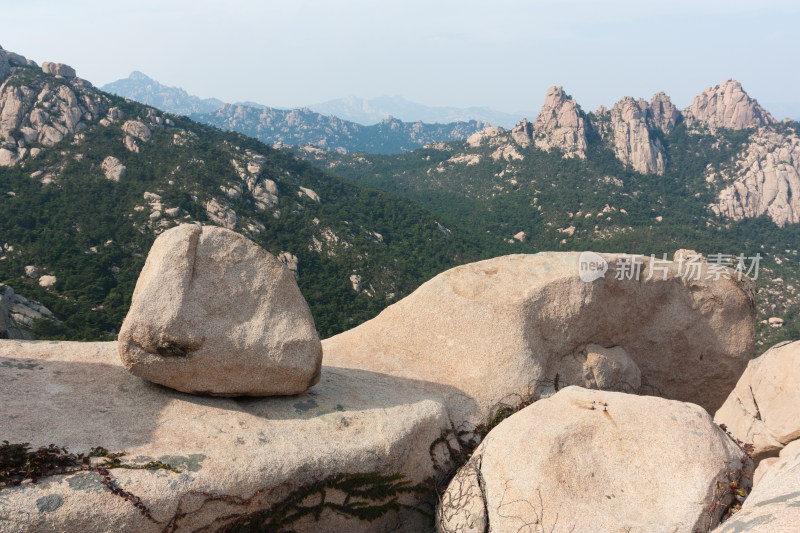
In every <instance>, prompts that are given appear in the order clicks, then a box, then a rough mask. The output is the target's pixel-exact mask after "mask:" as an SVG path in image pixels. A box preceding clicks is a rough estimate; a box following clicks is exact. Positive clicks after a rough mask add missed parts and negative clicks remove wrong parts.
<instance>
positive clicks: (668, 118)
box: [649, 92, 681, 135]
mask: <svg viewBox="0 0 800 533" xmlns="http://www.w3.org/2000/svg"><path fill="white" fill-rule="evenodd" d="M649 112H650V120H651V122H652V125H653V126H654V127H656V128H658V129H660V130H661V131H663V132H664V135H669V134H670V133H672V130H674V129H675V125H676V124H677V123H678V120H680V118H681V112H680V111H678V108H677V107H675V104H673V103H672V100H670V98H669V96H667V95H666V94H664V93H663V92H658V93H656V94H654V95H653V97H652V98H651V99H650V109H649Z"/></svg>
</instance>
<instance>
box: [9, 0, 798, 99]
mask: <svg viewBox="0 0 800 533" xmlns="http://www.w3.org/2000/svg"><path fill="white" fill-rule="evenodd" d="M0 6H1V7H2V9H0V11H1V12H2V14H3V15H2V20H1V21H0V45H2V46H3V47H4V48H6V49H8V50H12V51H15V52H18V53H21V54H23V55H25V56H27V57H29V58H32V59H34V60H36V61H38V62H39V63H41V62H42V61H47V60H50V61H59V62H63V63H68V64H70V65H72V66H73V67H75V69H76V70H77V71H78V75H79V76H81V77H83V78H86V79H88V80H90V81H91V82H92V83H94V84H95V85H98V86H100V85H103V84H105V83H108V82H110V81H114V80H116V79H119V78H124V77H127V76H128V74H130V72H131V71H133V70H141V71H142V72H144V73H145V74H147V75H149V76H151V77H152V78H155V79H157V80H159V81H161V82H162V83H165V84H167V85H174V86H179V87H183V88H184V89H186V90H187V91H189V92H190V93H192V94H197V95H199V96H202V97H210V96H216V97H218V98H221V99H223V100H225V101H243V100H252V101H256V102H260V103H263V104H266V105H270V106H276V107H297V106H302V105H310V104H315V103H318V102H322V101H325V100H330V99H333V98H338V97H343V96H348V95H355V96H360V97H374V96H379V95H383V94H390V95H395V94H397V95H401V96H403V97H405V98H408V99H410V100H413V101H417V102H420V103H424V104H428V105H454V106H488V107H493V108H495V109H498V110H502V111H509V112H513V111H518V110H535V109H538V108H539V107H540V106H541V104H542V101H543V99H544V94H545V91H546V89H547V87H549V86H550V85H563V86H564V88H565V90H566V91H567V92H568V93H570V94H572V95H573V96H574V97H575V98H576V99H577V100H578V102H579V103H580V104H581V106H582V107H583V108H584V109H585V110H593V109H595V108H596V107H597V106H598V105H600V104H604V105H611V104H613V103H614V102H615V101H616V100H618V99H619V98H620V97H622V96H625V95H630V96H635V97H640V96H641V97H646V98H649V97H650V96H651V95H652V94H653V93H654V92H656V91H659V90H664V91H665V92H666V93H667V94H669V95H670V96H672V98H673V100H674V101H675V103H676V104H677V105H678V106H679V107H683V106H686V105H688V104H689V103H690V102H691V99H692V98H693V97H694V96H695V95H696V94H697V93H699V92H700V91H702V90H703V89H704V88H705V87H708V86H710V85H714V84H716V83H719V82H721V81H723V80H725V79H726V78H729V77H733V78H736V79H738V80H740V81H741V82H742V84H743V85H744V88H745V90H746V91H748V93H749V94H750V95H751V96H753V97H755V98H757V99H759V101H761V102H762V103H769V102H800V91H799V90H798V87H800V30H799V29H798V27H799V26H800V24H799V23H800V2H797V1H796V0H784V1H779V0H761V1H758V2H755V1H741V0H724V1H723V0H720V1H718V0H690V1H684V0H676V1H670V0H664V1H660V2H651V1H647V0H630V1H627V0H613V1H599V0H547V1H540V0H482V1H480V2H478V1H473V0H457V1H449V0H447V1H439V2H436V1H434V0H427V1H418V0H403V1H398V0H369V1H367V0H327V1H324V0H292V1H280V2H278V1H258V2H257V1H245V0H224V1H223V0H215V1H206V0H191V1H186V0H174V1H173V0H137V1H124V2H121V1H115V0H103V1H100V0H72V1H69V2H67V1H58V0H24V1H20V0H0Z"/></svg>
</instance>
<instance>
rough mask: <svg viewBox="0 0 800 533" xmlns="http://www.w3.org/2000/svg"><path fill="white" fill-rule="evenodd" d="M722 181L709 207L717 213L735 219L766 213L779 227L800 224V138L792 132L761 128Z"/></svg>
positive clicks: (714, 177) (724, 173)
mask: <svg viewBox="0 0 800 533" xmlns="http://www.w3.org/2000/svg"><path fill="white" fill-rule="evenodd" d="M721 178H722V180H723V188H722V189H721V190H720V192H719V194H718V196H717V203H716V204H713V205H711V206H710V207H711V209H712V210H713V211H714V212H715V213H716V214H718V215H722V216H727V217H731V218H733V219H735V220H740V219H742V218H753V217H758V216H761V215H764V214H766V215H767V216H769V217H770V218H771V219H772V220H773V221H774V222H775V223H776V224H777V225H778V226H785V225H786V224H795V223H798V222H800V136H798V135H797V132H796V131H795V130H794V129H792V128H788V129H787V130H784V131H780V132H779V131H775V130H773V129H769V128H761V129H760V130H759V131H758V132H757V133H756V134H755V135H753V136H752V137H751V138H750V142H749V143H748V145H747V146H746V148H744V150H742V152H740V153H739V154H738V155H737V156H736V163H735V165H734V166H733V167H732V168H730V169H726V170H725V171H723V173H722V176H721ZM706 180H707V181H716V175H715V174H713V173H709V174H707V176H706ZM731 181H733V183H730V182H731ZM727 183H730V184H729V185H727V186H726V185H725V184H727Z"/></svg>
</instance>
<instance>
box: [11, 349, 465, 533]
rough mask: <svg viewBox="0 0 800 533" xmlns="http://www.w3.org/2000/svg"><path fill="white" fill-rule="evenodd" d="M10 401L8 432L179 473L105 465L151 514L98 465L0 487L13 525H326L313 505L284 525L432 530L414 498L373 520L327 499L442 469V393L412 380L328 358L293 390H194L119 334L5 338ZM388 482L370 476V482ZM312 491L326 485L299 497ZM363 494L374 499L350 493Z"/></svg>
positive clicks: (27, 528) (18, 528)
mask: <svg viewBox="0 0 800 533" xmlns="http://www.w3.org/2000/svg"><path fill="white" fill-rule="evenodd" d="M0 405H2V412H0V441H2V440H8V441H10V442H11V443H23V442H29V443H31V446H32V448H37V447H39V446H47V445H50V444H56V445H58V446H62V447H66V448H68V449H69V451H71V452H75V453H78V452H81V453H86V452H88V451H89V450H90V449H91V448H93V447H97V446H102V447H104V448H106V449H107V450H109V451H110V452H126V453H127V455H126V456H125V457H123V460H124V461H125V462H127V463H131V464H144V463H147V462H149V461H153V460H159V461H163V462H164V463H167V464H169V465H171V466H172V467H174V468H176V469H178V470H180V473H174V472H170V471H167V470H163V469H162V470H125V469H112V470H110V471H109V472H110V474H111V476H112V478H113V480H114V483H115V484H116V485H118V486H119V487H121V488H122V489H124V490H125V491H127V492H129V493H131V494H133V495H135V496H137V497H139V498H141V501H142V503H143V504H144V505H145V506H146V507H147V509H149V512H150V514H151V515H152V518H153V519H152V520H150V519H148V518H146V517H145V516H144V515H143V514H142V513H141V512H140V511H139V510H138V509H136V507H134V505H133V503H132V501H126V500H124V499H123V498H121V497H119V496H115V495H113V494H112V493H111V492H110V491H109V490H108V488H107V487H105V486H104V485H103V483H102V477H101V475H99V474H98V473H94V472H80V473H74V474H67V475H55V476H50V477H47V478H44V479H42V480H40V481H39V482H38V483H35V484H31V483H28V482H26V483H23V484H22V485H20V486H16V487H0V531H3V532H4V533H18V532H20V533H21V532H32V531H81V532H87V533H91V532H101V531H103V532H105V531H119V532H132V533H133V532H136V533H141V532H151V531H152V532H157V531H158V532H160V531H164V530H166V531H194V530H197V529H200V528H209V529H210V530H212V531H213V530H217V529H220V528H223V527H225V526H226V525H230V524H232V523H237V521H241V520H255V522H254V523H262V525H263V520H264V517H263V516H261V517H259V515H258V513H263V512H265V511H270V512H271V514H268V515H265V516H267V517H268V518H269V519H272V520H273V522H272V524H273V526H270V527H273V528H274V524H275V521H276V520H278V519H280V518H287V517H289V518H291V516H293V513H297V512H298V510H299V508H298V506H300V505H302V506H304V507H307V508H312V509H313V508H317V507H319V508H320V509H322V510H323V512H322V514H321V516H320V517H318V518H319V522H317V521H315V516H314V515H313V513H311V514H309V515H308V516H305V517H303V518H302V519H300V520H297V521H294V522H290V523H288V524H285V525H283V526H282V527H284V528H285V529H288V530H297V531H342V530H348V531H384V530H387V531H388V530H392V531H394V530H395V529H394V528H396V527H400V530H402V531H419V530H424V529H426V528H430V527H431V525H430V519H429V518H427V517H424V516H423V515H422V514H421V513H419V512H417V511H415V510H411V509H410V508H406V507H403V508H400V509H399V510H392V511H389V512H387V513H385V514H383V515H382V516H380V517H379V518H377V519H376V520H375V521H372V522H369V521H366V520H358V519H355V518H352V517H348V516H347V514H346V513H341V512H334V511H332V510H331V509H330V508H324V506H322V504H323V502H327V503H328V504H330V503H333V504H343V503H344V499H345V495H346V494H347V490H348V489H347V488H346V487H347V485H346V484H345V485H342V484H341V483H340V485H339V487H340V488H341V487H343V486H344V487H345V489H342V490H339V489H337V488H335V487H332V486H331V485H332V484H331V483H330V482H328V483H327V485H326V483H325V482H324V481H325V480H328V481H330V476H336V475H345V476H352V475H353V474H359V473H361V474H363V473H373V472H375V473H380V474H382V475H387V476H388V475H392V474H401V475H403V476H405V479H406V480H407V481H409V482H410V484H411V485H415V484H417V483H420V482H422V481H424V480H425V479H427V478H429V477H430V476H432V475H434V473H435V466H434V459H433V458H432V454H431V450H430V447H431V443H433V442H434V441H435V440H436V439H438V438H439V437H440V436H441V435H442V433H443V431H445V430H447V429H449V428H450V427H451V425H450V422H449V418H448V415H447V412H446V410H445V407H444V406H443V404H442V403H441V401H439V400H437V398H436V395H435V394H433V393H431V392H430V391H429V390H428V389H426V388H425V387H424V386H423V384H418V383H415V382H413V381H411V380H404V379H399V378H396V377H391V376H385V375H381V374H375V373H372V372H368V371H359V370H344V369H337V368H325V367H323V370H322V375H321V379H320V382H319V384H318V385H316V386H315V387H313V388H312V389H310V390H308V391H307V392H305V393H303V394H300V395H297V396H294V397H272V398H212V397H197V396H192V395H188V394H184V393H181V392H178V391H174V390H172V389H168V388H165V387H162V386H159V385H155V384H152V383H150V382H147V381H145V380H142V379H140V378H138V377H136V376H133V375H131V374H129V373H128V372H127V371H126V370H125V369H124V368H123V366H122V364H121V363H120V360H119V357H118V355H117V345H116V343H71V342H49V341H38V342H37V341H12V340H4V341H0ZM342 479H344V480H345V481H347V480H350V481H352V480H353V478H352V477H345V478H339V481H342ZM384 481H385V480H380V479H377V478H375V476H366V481H364V482H365V483H366V485H360V488H364V489H369V487H370V486H372V485H370V484H371V483H372V484H373V485H374V484H379V483H382V482H384ZM334 484H335V483H334ZM326 486H327V488H326ZM353 486H354V485H352V484H351V485H350V487H351V488H352V487H353ZM309 487H312V488H315V490H316V492H314V491H312V492H310V493H309V495H307V496H306V497H303V498H300V499H299V500H298V501H294V500H293V499H292V498H293V497H296V496H297V494H298V493H297V492H296V491H297V490H299V489H304V488H305V489H308V488H309ZM320 487H321V488H320ZM423 497H424V495H421V494H409V493H402V494H400V495H399V502H401V503H405V504H408V505H411V506H414V505H418V504H419V503H420V500H421V499H422V498H423ZM390 500H391V498H384V499H378V500H377V501H375V502H368V505H367V507H368V508H373V509H374V508H375V507H376V506H379V505H383V504H386V503H387V502H388V501H390ZM353 501H367V500H365V499H364V498H362V497H357V496H354V495H352V494H351V499H350V502H351V503H352V502H353ZM321 506H322V507H321ZM389 506H390V507H391V504H390V505H389ZM395 507H397V506H395ZM430 510H431V509H429V511H430ZM248 517H249V518H248ZM259 520H261V522H259ZM274 529H277V528H274ZM231 530H233V531H235V530H236V527H234V526H231ZM267 530H271V529H269V527H267Z"/></svg>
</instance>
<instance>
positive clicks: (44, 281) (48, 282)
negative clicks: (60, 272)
mask: <svg viewBox="0 0 800 533" xmlns="http://www.w3.org/2000/svg"><path fill="white" fill-rule="evenodd" d="M56 281H57V279H56V277H55V276H50V275H46V276H42V277H40V278H39V285H40V286H42V287H52V286H53V285H55V284H56Z"/></svg>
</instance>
